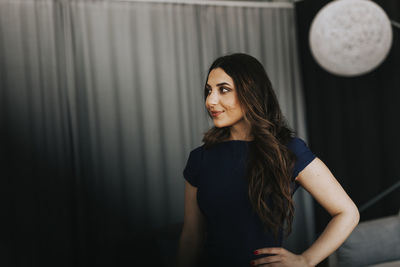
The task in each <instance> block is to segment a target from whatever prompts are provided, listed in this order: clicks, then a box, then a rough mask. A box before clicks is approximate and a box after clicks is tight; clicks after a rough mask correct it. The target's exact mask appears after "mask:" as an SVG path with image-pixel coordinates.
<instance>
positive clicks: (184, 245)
mask: <svg viewBox="0 0 400 267" xmlns="http://www.w3.org/2000/svg"><path fill="white" fill-rule="evenodd" d="M196 195H197V187H194V186H192V185H191V184H190V183H188V182H187V181H185V203H184V218H183V228H182V233H181V236H180V239H179V244H178V253H177V263H178V264H177V265H178V267H187V266H197V265H198V263H199V260H200V257H201V255H202V252H203V247H204V241H205V228H206V227H205V226H206V223H205V219H204V216H203V214H202V213H201V211H200V209H199V207H198V205H197V199H196Z"/></svg>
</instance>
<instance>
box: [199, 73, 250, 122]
mask: <svg viewBox="0 0 400 267" xmlns="http://www.w3.org/2000/svg"><path fill="white" fill-rule="evenodd" d="M205 90H207V92H208V96H207V98H206V108H207V110H208V112H209V113H210V114H211V115H212V117H213V121H214V125H215V127H218V128H221V127H226V126H232V125H235V124H236V123H238V122H240V121H242V119H243V111H242V108H241V106H240V104H239V100H238V97H237V93H236V89H235V85H234V83H233V80H232V78H231V77H230V76H229V75H228V74H226V73H225V71H224V70H223V69H221V68H216V69H213V70H212V71H211V72H210V74H209V75H208V80H207V84H206V88H205ZM213 112H218V113H217V114H213Z"/></svg>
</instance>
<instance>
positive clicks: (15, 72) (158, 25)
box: [0, 0, 314, 253]
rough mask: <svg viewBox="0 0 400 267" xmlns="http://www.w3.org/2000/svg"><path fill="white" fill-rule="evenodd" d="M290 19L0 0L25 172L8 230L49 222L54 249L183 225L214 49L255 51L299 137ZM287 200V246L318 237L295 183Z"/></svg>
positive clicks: (12, 129) (275, 13)
mask: <svg viewBox="0 0 400 267" xmlns="http://www.w3.org/2000/svg"><path fill="white" fill-rule="evenodd" d="M294 23H295V20H294V9H293V6H292V4H288V3H261V2H248V3H244V2H237V3H235V4H227V3H224V2H209V3H197V4H195V3H190V1H188V2H187V3H173V2H166V3H156V2H143V1H142V2H140V1H88V0H81V1H78V0H71V1H67V0H65V1H56V0H35V1H34V0H8V1H7V0H1V1H0V62H1V66H0V70H1V71H0V75H1V76H0V78H1V81H0V82H1V83H0V85H1V95H0V97H1V108H0V110H1V114H2V115H1V119H2V120H1V121H2V124H3V125H2V128H3V129H5V130H4V132H5V137H6V139H3V142H6V143H8V145H9V150H12V152H13V153H14V154H15V157H10V158H9V160H10V161H12V162H11V165H10V166H12V167H10V168H14V169H13V170H16V171H17V173H18V172H21V170H23V169H24V166H25V171H24V172H23V175H21V177H23V178H22V179H20V180H18V181H15V182H13V183H11V186H12V187H13V189H14V191H15V192H14V193H15V194H14V193H13V194H12V196H11V197H13V198H15V200H14V201H13V203H14V204H13V205H14V206H13V208H15V210H18V213H19V214H20V216H19V217H18V216H17V217H16V218H17V219H16V221H19V220H20V222H19V223H17V224H16V225H14V226H15V228H14V231H15V236H14V238H16V239H17V241H18V239H20V240H23V237H22V235H19V234H18V233H19V232H27V233H29V234H30V236H31V237H32V238H33V239H32V244H37V243H41V244H42V243H43V242H40V240H42V239H43V238H46V237H47V236H45V237H43V236H39V235H35V231H37V230H38V229H42V228H41V227H43V228H44V227H46V226H49V227H50V229H51V231H53V233H55V235H56V236H58V237H61V238H64V240H65V243H63V244H61V243H60V244H58V246H59V247H60V248H62V247H63V246H65V247H70V246H74V245H76V246H81V247H85V244H87V243H90V242H89V241H88V240H89V239H90V240H97V241H98V242H102V240H103V241H104V240H118V239H121V238H123V237H124V235H126V233H129V232H134V231H139V230H141V229H148V228H149V227H150V228H154V227H162V226H165V225H168V224H172V223H178V222H182V220H183V193H184V179H183V176H182V171H183V168H184V165H185V163H186V160H187V157H188V153H189V151H190V150H191V149H193V148H194V147H196V146H198V145H200V144H201V138H202V133H203V132H204V131H205V130H206V129H208V128H209V127H210V126H211V125H212V122H211V121H209V119H208V118H207V116H206V110H205V108H204V103H203V95H202V94H203V85H204V82H205V78H206V72H207V69H208V67H209V65H210V64H211V62H212V61H213V60H214V59H215V58H216V57H217V56H220V55H223V54H226V53H229V52H245V53H249V54H251V55H253V56H255V57H257V58H258V59H259V60H260V61H261V62H262V63H263V64H264V66H265V68H266V70H267V72H268V74H269V76H270V78H271V80H272V83H273V86H274V88H275V90H276V92H277V95H278V98H279V101H280V104H281V107H282V110H283V112H284V114H285V116H286V117H287V119H288V121H289V123H290V124H291V126H292V127H293V128H294V129H295V130H297V131H298V132H299V133H300V136H301V137H302V138H304V139H306V127H305V124H306V122H305V114H304V112H305V109H304V103H303V96H302V88H301V84H300V72H299V69H298V66H299V64H298V55H297V49H296V33H295V25H294ZM11 145H12V146H13V147H12V148H10V147H11ZM26 166H29V168H28V167H26ZM27 168H28V169H29V170H28V169H27ZM14 174H15V173H14ZM9 177H10V179H13V176H12V175H11V176H9ZM295 200H296V208H297V211H296V215H295V216H296V217H295V226H294V229H293V234H292V236H291V237H290V239H289V241H288V242H287V244H286V246H287V247H289V248H291V249H294V250H295V251H298V252H300V251H302V250H303V249H305V248H306V246H307V245H310V243H311V241H312V240H313V238H314V233H313V229H314V228H313V227H314V225H313V211H312V200H311V198H310V196H308V195H307V194H306V192H305V191H304V190H303V189H299V191H298V192H297V193H296V196H295ZM32 210H33V211H35V212H32ZM38 214H39V215H38ZM33 225H34V226H33ZM66 229H67V231H66ZM89 230H90V233H91V235H90V236H88V235H87V234H85V233H87V232H88V231H89ZM71 235H73V236H75V237H74V238H72V237H71ZM42 246H45V245H42ZM82 253H84V249H83V252H82Z"/></svg>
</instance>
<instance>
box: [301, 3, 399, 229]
mask: <svg viewBox="0 0 400 267" xmlns="http://www.w3.org/2000/svg"><path fill="white" fill-rule="evenodd" d="M329 2H330V1H326V0H324V1H321V0H306V1H301V2H299V3H297V4H296V16H297V18H296V20H297V33H298V40H299V51H300V62H301V63H300V64H301V71H302V78H303V87H304V90H305V99H306V108H307V123H308V133H309V146H310V148H311V149H312V150H313V151H314V152H315V153H316V154H317V155H318V157H319V158H320V159H321V160H322V161H324V162H325V164H326V165H327V166H328V167H329V168H330V170H331V171H332V173H333V175H334V176H335V177H336V178H337V180H338V181H339V182H340V183H341V184H342V186H343V188H344V189H345V191H346V192H347V193H348V194H349V195H350V197H351V198H352V199H353V201H354V202H355V203H356V205H357V206H360V205H362V204H364V203H366V202H367V201H368V200H370V199H371V198H372V197H374V196H375V195H377V194H379V193H380V192H382V191H383V190H385V189H386V188H388V187H390V186H391V185H392V184H393V183H395V182H396V181H399V179H400V171H399V170H398V166H399V159H400V157H399V150H400V138H399V134H398V133H399V130H400V119H399V115H400V29H398V28H395V27H392V29H393V44H392V47H391V50H390V53H389V54H388V56H387V58H386V59H385V61H384V62H383V63H382V64H381V65H380V66H379V67H378V68H377V69H375V70H373V71H372V72H370V73H368V74H365V75H362V76H358V77H352V78H349V77H347V78H345V77H339V76H335V75H333V74H330V73H328V72H327V71H325V70H324V69H322V68H321V67H320V66H319V65H318V64H317V63H316V61H315V60H314V58H313V57H312V55H311V51H310V48H309V45H308V34H309V29H310V26H311V22H312V20H313V18H314V17H315V15H316V14H317V12H318V11H319V10H320V9H321V8H322V7H323V6H324V5H326V4H327V3H329ZM378 4H379V5H380V6H381V7H382V8H383V9H384V10H385V11H386V12H387V14H388V16H389V18H390V19H392V20H395V21H400V1H395V0H385V1H379V3H378ZM315 208H316V218H317V232H321V231H322V230H323V228H324V227H325V225H326V224H327V223H328V220H329V219H330V216H329V214H328V213H327V212H326V211H325V210H324V209H323V208H322V207H321V206H320V205H319V204H318V203H317V202H315ZM399 209H400V189H397V190H396V191H395V192H392V193H391V194H390V195H388V196H387V197H385V198H383V199H382V200H381V201H379V202H378V203H377V204H375V205H373V206H371V207H370V208H368V209H367V210H365V211H364V212H362V213H361V220H360V221H364V220H368V219H373V218H378V217H382V216H388V215H392V214H395V213H397V212H398V211H399Z"/></svg>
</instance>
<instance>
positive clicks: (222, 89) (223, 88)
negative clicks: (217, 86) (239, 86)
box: [221, 87, 229, 93]
mask: <svg viewBox="0 0 400 267" xmlns="http://www.w3.org/2000/svg"><path fill="white" fill-rule="evenodd" d="M224 90H226V91H225V92H224ZM221 91H222V92H223V93H226V92H229V89H227V88H225V87H221Z"/></svg>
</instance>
